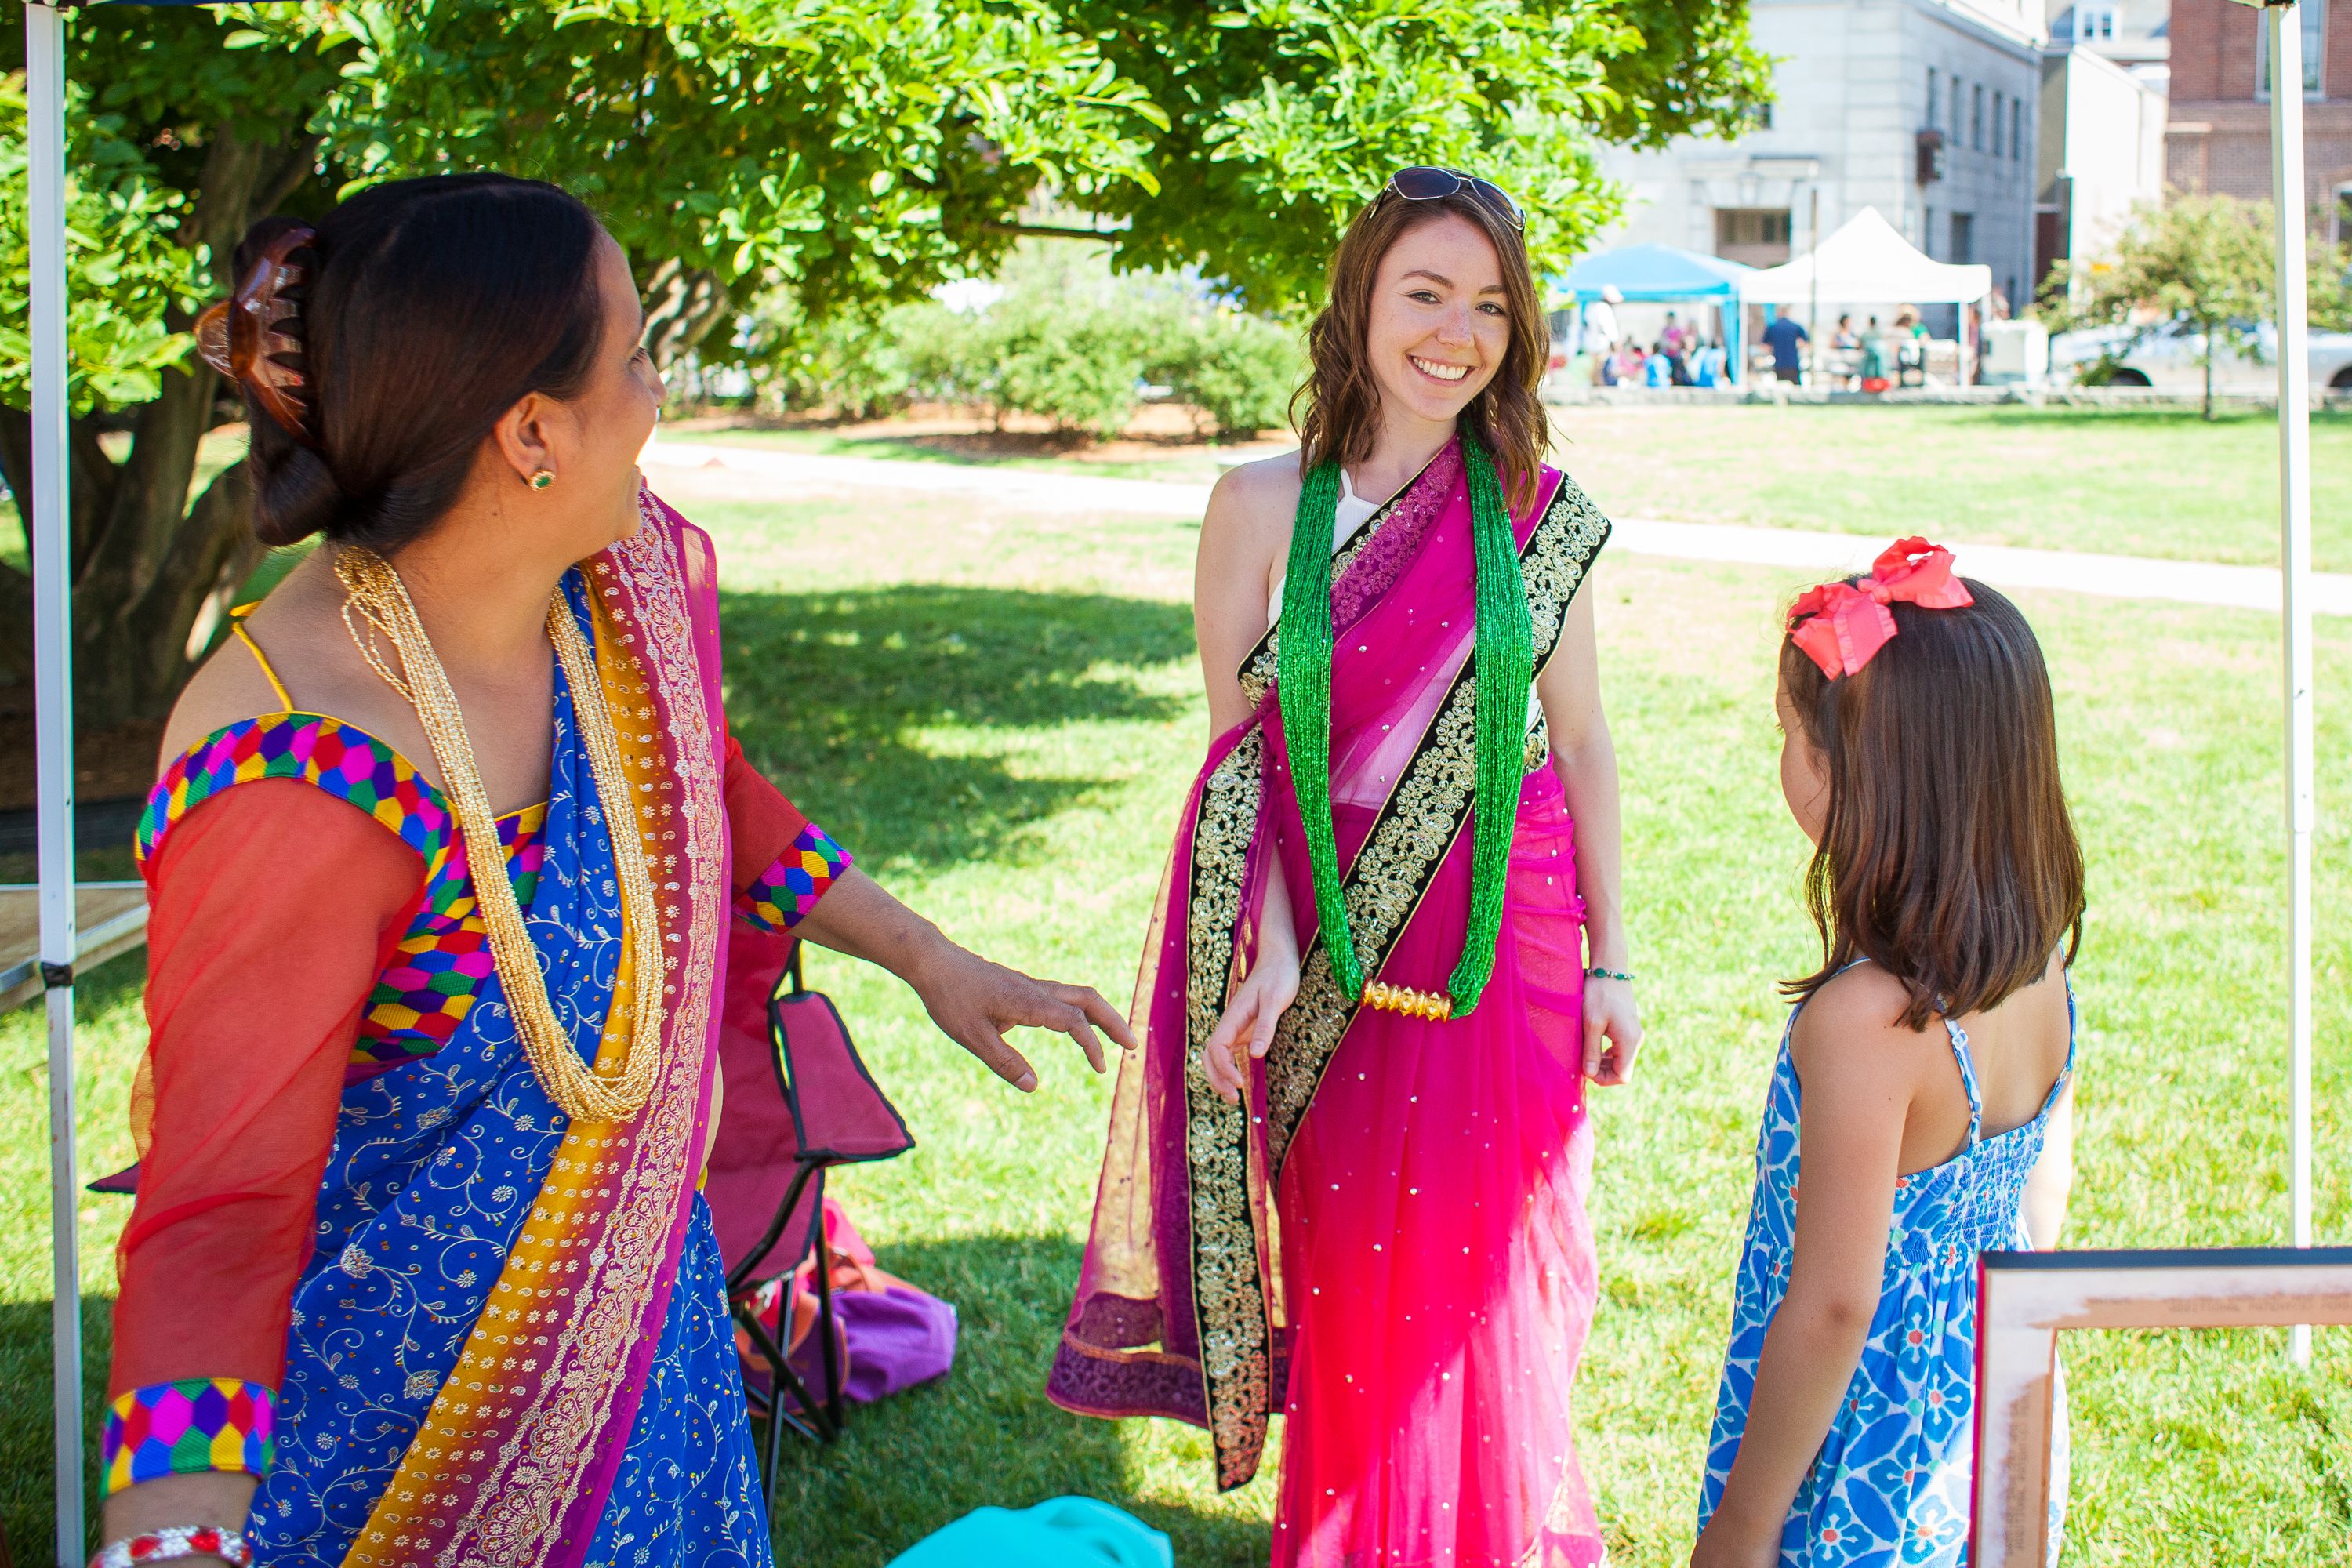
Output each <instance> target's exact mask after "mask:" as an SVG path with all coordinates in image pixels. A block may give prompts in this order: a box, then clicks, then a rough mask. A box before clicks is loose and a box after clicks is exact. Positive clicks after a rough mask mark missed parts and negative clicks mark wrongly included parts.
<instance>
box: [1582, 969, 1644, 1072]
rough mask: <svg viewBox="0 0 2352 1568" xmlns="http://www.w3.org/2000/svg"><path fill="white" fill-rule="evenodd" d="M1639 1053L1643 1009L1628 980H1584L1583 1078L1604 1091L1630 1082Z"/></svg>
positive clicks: (1640, 1051)
mask: <svg viewBox="0 0 2352 1568" xmlns="http://www.w3.org/2000/svg"><path fill="white" fill-rule="evenodd" d="M1641 1054H1642V1010H1641V1009H1640V1008H1639V1007H1636V1006H1635V1005H1633V982H1631V981H1629V980H1607V979H1603V978H1601V977H1600V976H1598V975H1587V976H1586V977H1585V981H1584V1076H1585V1077H1586V1078H1588V1079H1591V1080H1592V1081H1593V1082H1594V1083H1597V1084H1600V1085H1602V1086H1603V1087H1605V1088H1614V1087H1616V1086H1618V1085H1620V1084H1623V1083H1627V1082H1630V1081H1631V1080H1632V1079H1633V1058H1635V1057H1637V1056H1640V1055H1641Z"/></svg>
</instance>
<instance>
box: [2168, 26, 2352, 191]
mask: <svg viewBox="0 0 2352 1568" xmlns="http://www.w3.org/2000/svg"><path fill="white" fill-rule="evenodd" d="M2305 4H2306V5H2327V6H2328V13H2327V25H2326V30H2325V32H2324V34H2323V40H2322V45H2321V47H2322V49H2323V51H2324V56H2325V58H2324V62H2323V68H2322V71H2321V74H2320V90H2321V93H2322V97H2321V99H2320V100H2318V101H2315V102H2306V103H2305V105H2304V142H2303V155H2304V174H2305V192H2304V195H2305V203H2306V205H2308V206H2309V207H2311V208H2312V209H2313V212H2314V216H2315V226H2318V227H2320V228H2321V229H2322V230H2323V231H2324V230H2325V229H2326V224H2327V209H2328V208H2329V206H2330V205H2332V203H2333V201H2334V199H2335V195H2334V194H2335V191H2336V187H2337V186H2339V185H2343V184H2352V0H2305ZM2262 28H2263V15H2262V13H2261V12H2260V11H2259V10H2257V9H2255V8H2254V7H2252V6H2251V5H2238V4H2236V3H2235V0H2172V28H2171V35H2172V94H2171V108H2170V110H2169V117H2168V123H2167V126H2166V132H2165V183H2166V184H2168V185H2170V186H2172V187H2173V188H2175V189H2177V190H2183V191H2196V192H2212V193H2215V194H2218V195H2233V196H2241V197H2244V198H2245V199H2247V200H2250V201H2267V200H2269V199H2270V195H2271V124H2270V103H2269V101H2268V100H2265V99H2261V98H2257V97H2256V96H2255V94H2254V86H2255V82H2256V80H2257V76H2256V72H2257V70H2258V68H2259V57H2258V56H2257V54H2256V49H2257V47H2258V46H2257V42H2256V40H2257V39H2258V38H2259V37H2260V36H2261V32H2262Z"/></svg>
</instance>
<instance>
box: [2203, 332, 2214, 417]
mask: <svg viewBox="0 0 2352 1568" xmlns="http://www.w3.org/2000/svg"><path fill="white" fill-rule="evenodd" d="M2205 422H2206V423H2207V424H2209V425H2210V424H2211V423H2212V422H2213V326H2212V323H2211V322H2210V321H2209V322H2206V323H2205Z"/></svg>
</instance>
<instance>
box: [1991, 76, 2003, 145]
mask: <svg viewBox="0 0 2352 1568" xmlns="http://www.w3.org/2000/svg"><path fill="white" fill-rule="evenodd" d="M2000 100H2001V94H2000V93H1999V92H1998V91H1996V92H1995V93H1994V94H1993V95H1992V155H1993V156H1994V157H1996V158H1998V157H2000Z"/></svg>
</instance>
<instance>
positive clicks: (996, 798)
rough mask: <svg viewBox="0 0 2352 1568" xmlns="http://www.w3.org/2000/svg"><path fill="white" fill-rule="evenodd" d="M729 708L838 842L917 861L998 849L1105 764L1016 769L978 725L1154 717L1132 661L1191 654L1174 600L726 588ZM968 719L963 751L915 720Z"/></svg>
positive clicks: (768, 768) (780, 778) (1080, 789)
mask: <svg viewBox="0 0 2352 1568" xmlns="http://www.w3.org/2000/svg"><path fill="white" fill-rule="evenodd" d="M721 624H722V626H724V628H725V632H726V638H727V656H726V665H727V689H728V698H727V705H728V715H729V718H730V721H731V722H732V723H733V725H734V729H735V734H736V738H737V739H739V740H740V741H741V742H742V743H743V749H744V751H745V752H746V753H748V754H749V755H750V757H751V761H752V762H753V763H755V764H756V765H757V766H759V767H760V769H761V771H762V772H764V773H767V775H768V776H769V777H770V778H772V779H773V780H774V781H775V782H776V783H777V784H778V785H779V786H780V787H782V789H783V791H784V793H785V794H787V795H790V796H792V798H793V801H794V802H795V803H797V804H798V805H800V806H801V807H802V808H803V809H804V810H806V811H808V812H809V813H810V815H812V816H814V817H815V818H816V819H817V820H818V821H820V822H822V823H824V826H825V827H826V828H827V830H828V831H830V832H832V833H833V834H834V836H835V837H838V838H839V839H841V840H842V841H843V842H844V843H845V844H847V845H848V846H849V847H851V849H853V850H855V851H857V852H859V853H861V854H864V855H866V856H867V857H869V863H871V864H875V865H880V864H882V863H884V862H885V861H886V860H887V861H892V862H899V863H904V864H908V865H911V866H914V867H917V868H937V867H944V866H950V865H955V864H959V863H963V862H968V861H971V860H985V859H991V858H997V857H999V856H1001V855H1002V854H1003V853H1004V852H1005V850H1006V848H1007V847H1008V845H1009V842H1010V840H1011V839H1012V838H1013V837H1014V836H1016V835H1017V834H1018V833H1020V831H1021V830H1022V829H1024V827H1026V826H1029V825H1030V824H1032V823H1034V822H1036V821H1039V820H1040V819H1042V818H1044V817H1045V816H1050V815H1052V814H1053V813H1055V812H1056V811H1059V810H1062V809H1064V808H1066V807H1067V806H1069V805H1075V804H1077V803H1079V802H1080V801H1082V800H1084V799H1086V798H1087V796H1089V795H1091V794H1092V793H1093V792H1095V791H1097V790H1098V789H1099V788H1101V787H1102V786H1103V785H1105V784H1108V783H1110V782H1111V780H1110V779H1109V778H1108V777H1099V778H1071V777H1058V778H1055V777H1046V778H1039V777H1028V776H1023V775H1022V774H1021V773H1018V772H1016V771H1015V770H1014V769H1013V767H1011V766H1009V765H1008V763H1007V760H1006V759H1005V758H1004V757H1003V755H1001V754H996V748H995V747H994V746H993V745H992V742H991V741H990V739H989V738H988V737H989V734H990V732H996V731H1003V732H1011V731H1038V730H1046V729H1051V728H1055V727H1057V726H1061V725H1066V724H1076V723H1087V722H1096V721H1148V722H1160V721H1166V720H1169V719H1171V718H1173V717H1174V716H1175V715H1176V714H1177V713H1179V712H1180V711H1181V710H1182V703H1181V701H1180V700H1178V699H1176V698H1174V697H1171V696H1165V695H1161V694H1159V693H1155V692H1150V691H1146V690H1144V689H1142V688H1141V687H1140V686H1139V685H1138V684H1137V679H1136V678H1137V675H1138V674H1139V671H1141V670H1143V669H1146V668H1150V667H1151V666H1154V665H1160V664H1166V663H1168V662H1169V661H1171V660H1173V659H1180V658H1186V657H1188V656H1190V655H1191V653H1192V616H1191V615H1190V614H1189V613H1188V612H1187V611H1186V610H1185V608H1184V607H1183V606H1182V605H1170V604H1161V603H1158V602H1154V601H1151V600H1141V599H1123V598H1118V597H1115V596H1113V595H1103V594H1054V593H1034V592H1029V591H1025V590H1021V589H1002V588H962V587H940V586H924V585H911V586H903V587H889V588H878V589H871V590H865V591H860V592H855V593H839V594H728V595H722V605H721ZM930 728H952V729H961V730H965V731H981V732H982V733H981V735H979V736H977V737H975V742H976V743H975V744H974V746H973V747H972V749H971V750H970V751H956V752H945V751H940V750H932V749H928V748H927V747H925V745H924V744H923V743H922V741H921V738H920V737H919V735H918V734H917V733H916V731H920V730H924V729H930Z"/></svg>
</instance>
